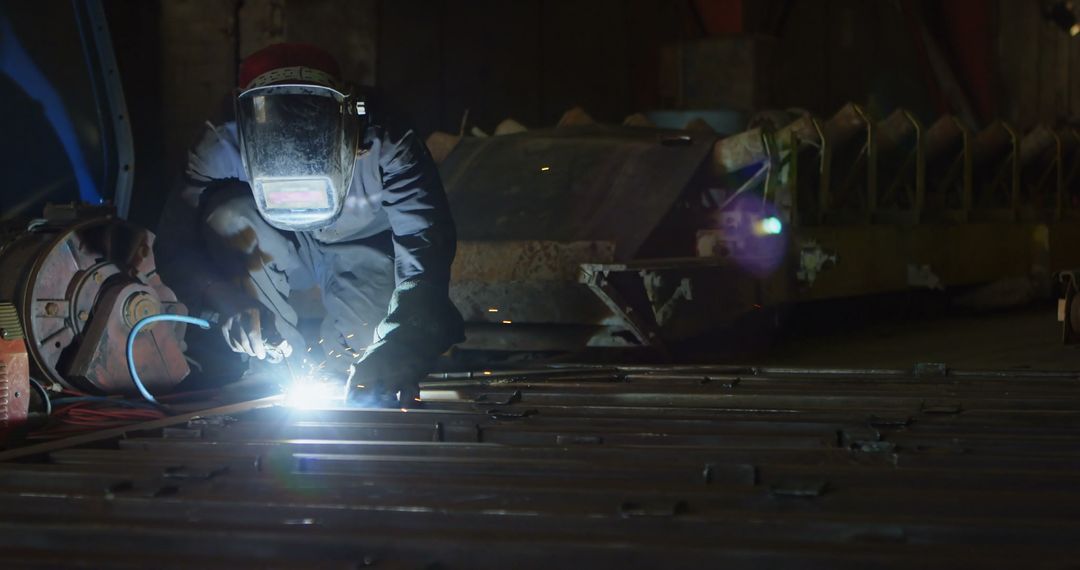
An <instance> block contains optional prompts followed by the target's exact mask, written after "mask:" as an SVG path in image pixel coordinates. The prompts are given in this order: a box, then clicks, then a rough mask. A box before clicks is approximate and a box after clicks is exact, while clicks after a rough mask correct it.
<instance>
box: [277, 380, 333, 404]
mask: <svg viewBox="0 0 1080 570" xmlns="http://www.w3.org/2000/svg"><path fill="white" fill-rule="evenodd" d="M284 396H285V397H284V399H283V400H282V403H283V404H284V405H286V406H288V407H290V408H299V409H304V410H311V409H316V408H329V407H336V406H340V405H341V403H342V401H343V400H344V399H345V393H344V388H343V387H342V385H341V384H338V383H337V382H324V381H316V380H314V379H312V378H310V377H301V378H297V379H296V380H294V381H293V382H292V383H291V384H289V386H288V387H286V388H285V394H284Z"/></svg>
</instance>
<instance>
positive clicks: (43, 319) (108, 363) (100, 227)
mask: <svg viewBox="0 0 1080 570" xmlns="http://www.w3.org/2000/svg"><path fill="white" fill-rule="evenodd" d="M47 216H48V217H47V218H46V219H45V220H44V221H42V222H40V223H36V224H34V225H32V226H31V227H30V228H28V229H25V230H23V231H19V232H16V233H15V234H14V237H12V238H11V239H9V240H8V241H6V242H5V243H3V245H2V247H0V302H5V303H10V304H11V305H13V306H15V307H16V309H17V311H18V313H19V318H20V320H21V321H22V323H23V328H24V329H25V332H26V342H27V347H28V352H29V354H30V356H31V361H32V364H33V369H34V371H35V374H36V376H37V377H40V378H41V380H43V381H46V382H50V383H55V384H61V385H64V386H67V387H69V388H72V389H76V390H79V391H89V392H92V393H129V392H134V385H133V384H132V382H131V377H130V374H129V372H128V370H127V366H126V358H124V343H125V341H126V340H127V339H126V334H127V332H128V331H130V330H131V326H132V324H133V319H135V320H137V318H141V317H144V316H149V315H150V314H156V313H158V312H174V313H177V314H186V308H185V307H184V305H183V304H181V303H179V302H178V301H177V299H176V295H175V294H174V293H173V292H172V290H171V289H169V288H168V287H167V286H166V285H165V284H164V283H162V281H161V278H160V276H158V274H157V271H156V267H155V264H154V258H153V250H152V246H153V239H154V236H153V234H151V233H150V232H149V231H147V230H145V229H141V228H138V227H135V226H133V225H131V224H128V223H127V222H124V221H122V220H117V219H115V218H112V217H111V216H109V215H102V214H100V213H98V212H97V211H92V210H87V211H83V210H80V209H78V208H72V209H69V210H63V209H59V208H54V209H53V210H52V211H47ZM183 331H184V327H183V325H173V324H171V323H162V324H157V325H154V326H153V327H152V328H151V329H149V330H148V332H147V334H145V335H140V337H139V338H138V339H137V340H136V343H135V353H136V355H137V357H138V360H139V362H140V366H141V369H140V372H141V375H142V376H143V378H144V383H145V384H146V385H147V387H148V388H149V389H150V390H151V391H160V390H166V389H168V388H171V387H173V386H175V385H176V384H177V383H179V382H180V381H181V380H183V378H184V377H185V376H186V375H187V374H188V365H187V362H186V360H185V359H184V356H183V353H182V351H181V348H180V346H181V345H180V342H181V339H182V338H183Z"/></svg>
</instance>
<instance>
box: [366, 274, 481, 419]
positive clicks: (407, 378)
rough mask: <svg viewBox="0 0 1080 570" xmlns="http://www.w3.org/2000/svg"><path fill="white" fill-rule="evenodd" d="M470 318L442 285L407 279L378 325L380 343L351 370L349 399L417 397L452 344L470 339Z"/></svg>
mask: <svg viewBox="0 0 1080 570" xmlns="http://www.w3.org/2000/svg"><path fill="white" fill-rule="evenodd" d="M463 332H464V324H463V322H462V320H461V315H460V313H458V311H457V309H456V308H455V307H454V306H453V304H451V303H450V300H449V298H448V297H447V295H446V293H445V288H443V289H441V290H440V288H438V287H435V286H432V285H430V284H428V283H427V282H425V281H423V280H419V279H417V280H412V281H406V282H404V283H402V284H401V285H399V286H398V288H397V289H396V290H395V291H394V294H393V296H392V297H391V299H390V307H389V312H388V314H387V316H386V318H385V319H383V321H382V322H381V323H379V326H378V327H377V328H376V329H375V343H374V344H372V345H371V346H370V347H368V349H367V351H366V352H365V353H364V356H363V357H361V358H360V360H359V361H358V362H356V364H355V365H354V366H353V367H352V369H351V370H350V376H349V384H348V387H347V401H348V402H350V403H353V404H358V405H380V404H382V405H399V404H401V403H406V404H408V403H411V402H412V401H413V400H414V399H415V398H416V396H417V395H418V393H419V389H418V385H419V382H420V380H421V379H422V378H423V377H424V376H426V375H427V373H428V372H429V371H430V370H431V366H432V364H433V363H434V362H435V359H436V358H438V356H439V355H440V354H442V353H443V352H444V351H446V349H448V348H450V346H451V345H453V344H454V343H456V342H461V341H462V340H464V334H463Z"/></svg>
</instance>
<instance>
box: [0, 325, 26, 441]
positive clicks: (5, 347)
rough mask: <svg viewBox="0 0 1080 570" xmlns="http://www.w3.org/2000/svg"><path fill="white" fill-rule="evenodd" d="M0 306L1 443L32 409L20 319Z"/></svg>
mask: <svg viewBox="0 0 1080 570" xmlns="http://www.w3.org/2000/svg"><path fill="white" fill-rule="evenodd" d="M5 312H7V311H5V308H4V307H2V306H0V443H2V442H4V440H5V439H7V437H6V436H7V434H8V433H9V432H10V431H11V430H14V429H16V428H18V427H19V426H21V425H22V424H24V423H25V422H26V419H27V416H28V414H29V411H30V364H29V360H28V359H27V356H26V344H25V343H24V342H23V338H22V332H21V331H20V330H19V329H18V321H15V323H14V326H12V324H11V322H10V320H9V319H8V318H5V316H7V315H5V314H4V313H5Z"/></svg>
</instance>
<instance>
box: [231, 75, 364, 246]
mask: <svg viewBox="0 0 1080 570" xmlns="http://www.w3.org/2000/svg"><path fill="white" fill-rule="evenodd" d="M350 104H351V102H350V100H349V97H348V96H346V95H344V94H342V93H340V92H338V91H336V90H334V89H331V88H329V87H321V86H316V85H271V86H267V87H257V88H254V89H248V90H246V91H244V92H242V93H240V95H239V96H238V97H237V103H236V120H237V127H238V132H239V135H240V154H241V156H242V158H243V161H244V168H245V170H247V174H248V180H249V181H250V183H251V189H252V192H253V193H254V195H255V204H256V206H257V207H258V209H259V213H260V214H262V216H263V218H264V219H265V220H266V221H267V223H269V224H270V225H272V226H274V227H276V228H279V229H283V230H291V231H303V230H313V229H318V228H321V227H325V226H328V225H330V224H332V223H333V222H334V220H336V219H337V218H338V216H340V215H341V210H342V207H343V206H344V204H345V196H346V195H347V194H348V191H349V184H350V183H351V182H352V174H353V167H354V166H355V164H356V151H357V144H358V129H357V122H356V117H355V115H354V114H352V113H350V112H349V105H350Z"/></svg>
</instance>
